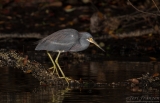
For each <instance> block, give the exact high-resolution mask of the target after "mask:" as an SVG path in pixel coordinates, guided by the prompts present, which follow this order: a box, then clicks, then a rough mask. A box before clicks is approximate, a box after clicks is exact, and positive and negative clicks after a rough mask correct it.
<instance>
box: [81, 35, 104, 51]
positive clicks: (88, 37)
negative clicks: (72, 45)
mask: <svg viewBox="0 0 160 103" xmlns="http://www.w3.org/2000/svg"><path fill="white" fill-rule="evenodd" d="M81 34H83V36H82V38H84V39H86V40H87V41H88V42H90V43H93V44H94V45H96V46H97V47H98V48H100V49H101V50H102V51H104V50H103V49H102V48H101V47H100V46H99V45H98V44H97V42H96V41H95V40H94V39H93V37H92V35H91V34H90V33H88V32H81Z"/></svg>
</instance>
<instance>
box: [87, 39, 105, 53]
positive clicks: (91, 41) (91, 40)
mask: <svg viewBox="0 0 160 103" xmlns="http://www.w3.org/2000/svg"><path fill="white" fill-rule="evenodd" d="M87 40H88V41H89V42H90V43H93V44H94V45H96V46H97V47H98V48H99V49H101V50H102V51H104V50H103V49H102V48H101V47H100V46H99V45H98V44H97V43H96V41H94V40H93V39H92V38H89V39H87ZM104 52H105V51H104Z"/></svg>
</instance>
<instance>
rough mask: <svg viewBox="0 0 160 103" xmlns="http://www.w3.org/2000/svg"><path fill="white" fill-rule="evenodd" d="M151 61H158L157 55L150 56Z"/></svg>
mask: <svg viewBox="0 0 160 103" xmlns="http://www.w3.org/2000/svg"><path fill="white" fill-rule="evenodd" d="M149 58H150V60H151V61H157V59H156V58H155V57H149Z"/></svg>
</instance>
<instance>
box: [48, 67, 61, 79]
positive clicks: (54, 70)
mask: <svg viewBox="0 0 160 103" xmlns="http://www.w3.org/2000/svg"><path fill="white" fill-rule="evenodd" d="M49 70H50V71H51V72H52V73H53V74H57V75H58V77H60V76H59V73H58V71H57V68H56V67H54V66H53V67H51V68H49Z"/></svg>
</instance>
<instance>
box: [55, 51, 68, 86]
mask: <svg viewBox="0 0 160 103" xmlns="http://www.w3.org/2000/svg"><path fill="white" fill-rule="evenodd" d="M60 54H61V52H60V51H59V52H58V55H57V57H56V60H55V63H56V64H57V67H58V69H59V71H60V72H61V74H62V77H60V78H64V79H65V80H66V82H67V83H68V84H69V82H68V80H69V79H68V78H67V77H66V76H65V75H64V73H63V71H62V69H61V67H60V66H59V64H58V58H59V55H60Z"/></svg>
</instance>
